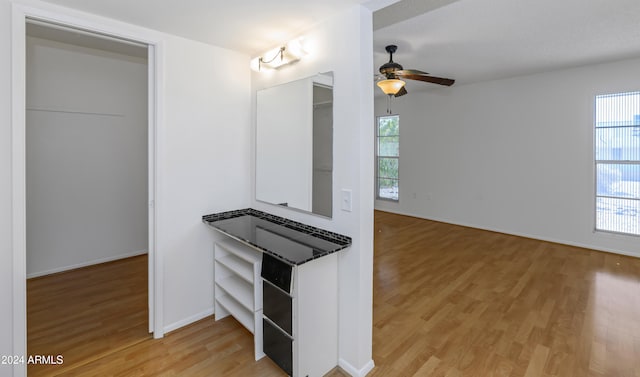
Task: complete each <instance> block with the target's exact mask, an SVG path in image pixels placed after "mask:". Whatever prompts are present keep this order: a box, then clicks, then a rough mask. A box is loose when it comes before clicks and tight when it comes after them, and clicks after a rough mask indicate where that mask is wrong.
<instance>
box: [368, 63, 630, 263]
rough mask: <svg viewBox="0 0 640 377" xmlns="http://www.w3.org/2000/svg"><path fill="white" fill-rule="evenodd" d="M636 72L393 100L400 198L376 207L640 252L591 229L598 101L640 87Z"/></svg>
mask: <svg viewBox="0 0 640 377" xmlns="http://www.w3.org/2000/svg"><path fill="white" fill-rule="evenodd" d="M638 69H640V60H626V61H619V62H612V63H608V64H601V65H593V66H584V67H578V68H573V69H566V70H561V71H554V72H548V73H542V74H537V75H531V76H523V77H515V78H511V79H504V80H497V81H490V82H482V83H476V84H470V85H460V86H453V87H451V88H449V89H447V88H438V90H432V91H429V92H413V93H410V94H409V95H407V96H405V97H401V98H398V99H395V100H394V101H393V104H392V110H393V111H394V113H397V114H399V115H400V170H399V174H400V202H399V203H392V202H386V201H377V202H376V208H377V209H381V210H386V211H391V212H398V213H403V214H408V215H414V216H418V217H424V218H428V219H434V220H438V221H444V222H449V223H454V224H462V225H468V226H472V227H477V228H484V229H490V230H496V231H500V232H504V233H511V234H516V235H523V236H527V237H533V238H539V239H544V240H550V241H557V242H561V243H567V244H573V245H579V246H585V247H589V248H594V249H600V250H606V251H614V252H618V253H622V254H630V255H635V256H640V246H639V244H638V240H637V238H636V237H630V236H622V235H612V234H606V233H602V232H593V229H594V186H595V184H594V177H593V113H594V108H593V103H594V96H595V95H597V94H604V93H612V92H623V91H635V90H638V89H640V78H639V77H638V74H637V73H638ZM385 110H386V98H380V99H379V100H376V114H377V115H384V112H385Z"/></svg>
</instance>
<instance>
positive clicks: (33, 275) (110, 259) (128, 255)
mask: <svg viewBox="0 0 640 377" xmlns="http://www.w3.org/2000/svg"><path fill="white" fill-rule="evenodd" d="M144 254H147V250H138V251H133V252H130V253H125V254H118V255H116V256H111V257H107V258H100V259H94V260H91V261H88V262H83V263H78V264H73V265H70V266H64V267H58V268H53V269H51V270H46V271H40V272H34V273H31V274H27V279H31V278H37V277H40V276H46V275H51V274H56V273H58V272H64V271H71V270H75V269H77V268H82V267H88V266H93V265H96V264H101V263H107V262H113V261H116V260H120V259H126V258H131V257H137V256H138V255H144Z"/></svg>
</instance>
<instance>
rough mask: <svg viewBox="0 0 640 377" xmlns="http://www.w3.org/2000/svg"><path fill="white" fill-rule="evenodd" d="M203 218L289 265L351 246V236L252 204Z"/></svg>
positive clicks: (209, 223) (222, 230) (213, 226)
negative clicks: (303, 222) (256, 207)
mask: <svg viewBox="0 0 640 377" xmlns="http://www.w3.org/2000/svg"><path fill="white" fill-rule="evenodd" d="M202 221H203V222H204V223H205V224H207V225H209V226H211V227H212V228H214V229H216V230H218V231H220V232H222V233H224V234H226V235H228V236H230V237H232V238H235V239H237V240H239V241H242V242H245V243H247V244H249V245H252V246H254V247H256V248H258V249H260V250H262V251H263V252H265V253H267V254H269V255H272V256H274V257H276V258H278V259H280V260H282V261H283V262H285V263H287V264H289V265H292V266H296V265H301V264H303V263H305V262H308V261H311V260H313V259H317V258H320V257H323V256H325V255H329V254H331V253H335V252H336V251H339V250H342V249H345V248H347V247H349V246H351V237H347V236H343V235H341V234H338V233H333V232H330V231H328V230H324V229H320V228H316V227H313V226H310V225H306V224H302V223H299V222H296V221H293V220H289V219H286V218H284V217H280V216H275V215H271V214H268V213H265V212H262V211H258V210H255V209H253V208H246V209H240V210H236V211H228V212H221V213H214V214H211V215H205V216H202Z"/></svg>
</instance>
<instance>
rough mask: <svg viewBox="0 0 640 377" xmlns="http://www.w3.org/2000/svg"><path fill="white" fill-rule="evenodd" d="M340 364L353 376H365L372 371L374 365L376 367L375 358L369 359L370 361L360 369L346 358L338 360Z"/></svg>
mask: <svg viewBox="0 0 640 377" xmlns="http://www.w3.org/2000/svg"><path fill="white" fill-rule="evenodd" d="M338 366H339V367H340V368H341V369H342V370H343V371H345V372H347V373H349V375H351V376H352V377H365V376H366V375H367V374H368V373H369V372H371V370H372V369H373V367H375V364H374V363H373V360H369V362H368V363H366V364H365V365H364V366H363V367H362V368H360V369H358V368H356V367H354V366H353V365H351V364H350V363H349V362H347V361H346V360H344V359H340V360H338Z"/></svg>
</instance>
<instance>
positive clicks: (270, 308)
mask: <svg viewBox="0 0 640 377" xmlns="http://www.w3.org/2000/svg"><path fill="white" fill-rule="evenodd" d="M292 304H293V302H292V299H291V296H289V295H287V294H286V293H284V292H283V291H282V290H280V289H278V288H276V287H275V286H273V285H272V283H271V282H269V281H267V280H264V281H263V283H262V311H263V313H264V316H265V317H267V318H269V319H270V320H271V321H273V322H274V323H275V324H276V325H278V326H280V328H281V329H282V330H284V331H286V332H287V333H288V334H289V335H292V336H293V331H292V322H293V316H292Z"/></svg>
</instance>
